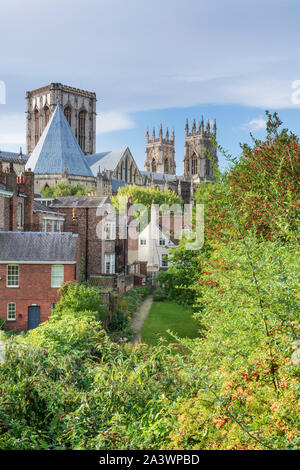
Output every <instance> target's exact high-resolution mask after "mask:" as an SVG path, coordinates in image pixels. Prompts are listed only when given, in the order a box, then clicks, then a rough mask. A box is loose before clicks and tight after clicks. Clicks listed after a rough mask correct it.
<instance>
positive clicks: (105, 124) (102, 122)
mask: <svg viewBox="0 0 300 470" xmlns="http://www.w3.org/2000/svg"><path fill="white" fill-rule="evenodd" d="M133 127H135V122H134V121H133V120H132V119H131V118H130V117H129V115H128V114H126V113H124V112H118V111H111V112H107V113H101V114H99V115H98V116H97V134H98V135H99V134H106V133H108V132H114V131H120V130H124V129H132V128H133Z"/></svg>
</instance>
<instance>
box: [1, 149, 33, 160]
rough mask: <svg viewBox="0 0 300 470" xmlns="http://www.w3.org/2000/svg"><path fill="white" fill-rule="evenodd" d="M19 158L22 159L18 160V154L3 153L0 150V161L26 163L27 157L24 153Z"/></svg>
mask: <svg viewBox="0 0 300 470" xmlns="http://www.w3.org/2000/svg"><path fill="white" fill-rule="evenodd" d="M21 156H22V158H20V153H16V152H5V151H3V150H0V160H4V161H9V162H13V163H26V161H27V160H28V158H29V156H28V155H25V154H24V153H23V154H22V155H21Z"/></svg>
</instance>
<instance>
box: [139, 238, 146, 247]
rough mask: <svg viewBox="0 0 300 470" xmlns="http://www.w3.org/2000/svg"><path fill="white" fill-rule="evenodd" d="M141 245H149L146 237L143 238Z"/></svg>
mask: <svg viewBox="0 0 300 470" xmlns="http://www.w3.org/2000/svg"><path fill="white" fill-rule="evenodd" d="M140 245H141V246H146V245H147V240H145V239H144V238H141V240H140Z"/></svg>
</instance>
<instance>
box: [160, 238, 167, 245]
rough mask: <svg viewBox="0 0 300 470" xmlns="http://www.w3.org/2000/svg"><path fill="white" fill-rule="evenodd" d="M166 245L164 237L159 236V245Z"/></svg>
mask: <svg viewBox="0 0 300 470" xmlns="http://www.w3.org/2000/svg"><path fill="white" fill-rule="evenodd" d="M165 245H166V239H165V238H160V239H159V246H165Z"/></svg>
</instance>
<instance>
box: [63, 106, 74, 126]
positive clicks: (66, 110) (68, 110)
mask: <svg viewBox="0 0 300 470" xmlns="http://www.w3.org/2000/svg"><path fill="white" fill-rule="evenodd" d="M64 113H65V116H66V119H67V121H68V123H69V124H70V126H71V119H72V111H71V108H70V106H67V107H66V108H65V111H64Z"/></svg>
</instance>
